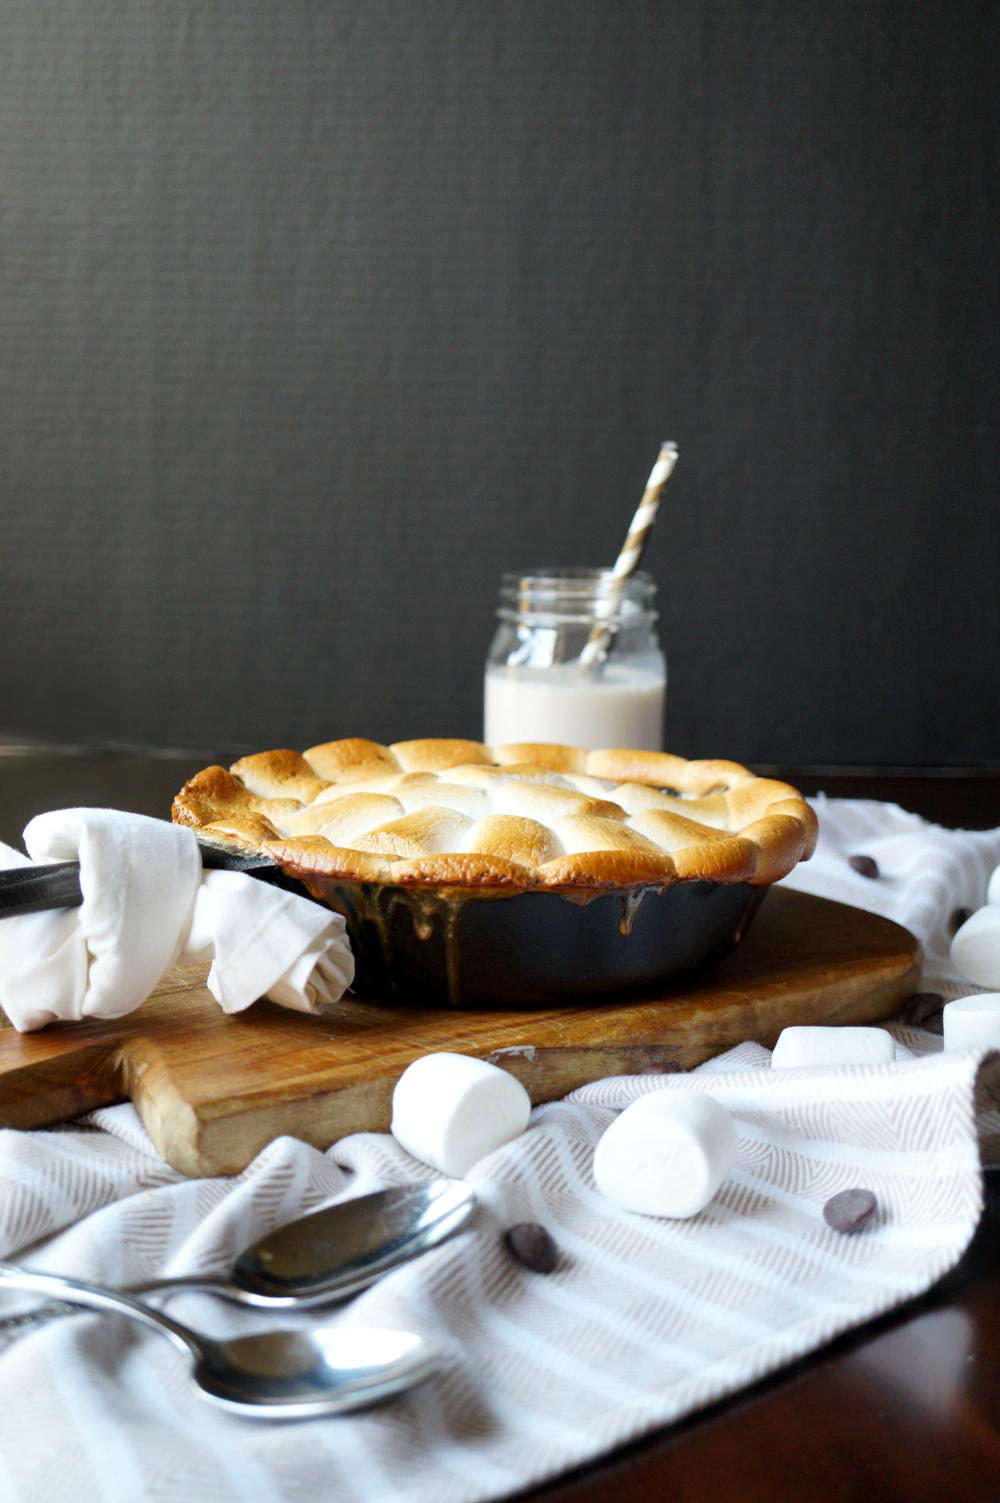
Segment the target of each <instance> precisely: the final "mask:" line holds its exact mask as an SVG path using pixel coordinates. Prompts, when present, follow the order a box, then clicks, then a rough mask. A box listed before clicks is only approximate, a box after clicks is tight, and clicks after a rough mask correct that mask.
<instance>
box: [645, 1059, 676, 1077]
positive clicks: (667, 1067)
mask: <svg viewBox="0 0 1000 1503" xmlns="http://www.w3.org/2000/svg"><path fill="white" fill-rule="evenodd" d="M639 1074H640V1075H681V1074H683V1071H682V1070H681V1067H680V1065H679V1064H678V1063H677V1061H676V1060H675V1059H665V1060H664V1061H663V1062H662V1064H658V1065H643V1067H642V1069H641V1070H640V1071H639Z"/></svg>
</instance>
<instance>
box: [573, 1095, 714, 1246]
mask: <svg viewBox="0 0 1000 1503" xmlns="http://www.w3.org/2000/svg"><path fill="white" fill-rule="evenodd" d="M736 1142H737V1132H736V1123H735V1122H734V1121H733V1119H732V1117H730V1115H729V1113H728V1112H725V1111H723V1109H722V1107H721V1106H719V1104H718V1102H716V1101H713V1100H712V1098H711V1096H706V1095H704V1093H703V1092H701V1091H678V1090H674V1091H672V1090H664V1091H654V1092H652V1093H651V1094H650V1095H648V1096H640V1098H639V1100H638V1101H633V1103H632V1105H631V1106H627V1107H626V1108H625V1110H624V1111H623V1112H622V1114H621V1116H620V1117H618V1118H616V1119H615V1121H614V1122H612V1124H611V1126H610V1127H609V1128H608V1130H607V1132H606V1133H605V1134H604V1136H603V1138H602V1139H601V1141H600V1142H599V1143H598V1145H597V1152H596V1153H595V1154H594V1179H595V1180H596V1181H597V1188H598V1189H599V1190H600V1192H601V1194H602V1195H606V1196H607V1198H608V1200H613V1201H614V1203H615V1205H619V1206H623V1207H624V1209H625V1210H626V1211H639V1212H640V1213H641V1214H642V1215H644V1216H672V1217H676V1218H685V1217H688V1216H697V1214H698V1212H699V1211H702V1210H704V1208H705V1206H707V1205H708V1202H709V1201H710V1200H711V1199H712V1196H713V1195H714V1194H715V1192H716V1190H717V1189H718V1188H719V1186H720V1185H721V1184H722V1181H723V1180H724V1179H725V1177H726V1175H727V1174H728V1173H729V1171H730V1169H731V1168H732V1167H733V1160H734V1159H735V1158H736Z"/></svg>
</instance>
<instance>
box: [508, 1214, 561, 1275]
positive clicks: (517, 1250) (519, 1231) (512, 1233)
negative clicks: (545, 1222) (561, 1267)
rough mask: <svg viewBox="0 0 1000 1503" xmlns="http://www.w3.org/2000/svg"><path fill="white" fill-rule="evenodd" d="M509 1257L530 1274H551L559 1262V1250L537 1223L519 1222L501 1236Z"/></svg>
mask: <svg viewBox="0 0 1000 1503" xmlns="http://www.w3.org/2000/svg"><path fill="white" fill-rule="evenodd" d="M503 1240H504V1241H505V1242H506V1244H507V1250H508V1252H509V1253H510V1254H511V1257H514V1258H516V1259H517V1261H518V1262H519V1263H523V1264H524V1266H525V1268H530V1269H531V1271H532V1273H551V1272H552V1270H553V1269H554V1268H555V1266H556V1264H557V1263H558V1262H559V1248H558V1247H557V1246H556V1243H555V1242H554V1241H553V1239H552V1237H551V1236H550V1235H549V1233H548V1232H547V1231H546V1230H545V1228H544V1226H539V1224H538V1222H537V1221H521V1222H519V1223H518V1225H517V1226H512V1227H510V1228H509V1229H508V1230H507V1231H505V1232H504V1234H503Z"/></svg>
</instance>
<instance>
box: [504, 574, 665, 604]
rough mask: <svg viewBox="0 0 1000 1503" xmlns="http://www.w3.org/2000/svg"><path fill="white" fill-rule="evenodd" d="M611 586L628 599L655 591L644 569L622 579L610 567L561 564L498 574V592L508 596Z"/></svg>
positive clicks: (578, 592)
mask: <svg viewBox="0 0 1000 1503" xmlns="http://www.w3.org/2000/svg"><path fill="white" fill-rule="evenodd" d="M612 586H614V593H615V594H620V595H623V596H625V597H627V598H628V599H630V600H651V599H652V597H653V596H654V595H655V594H656V581H655V579H653V577H652V575H650V574H647V573H646V572H645V570H644V569H636V570H635V572H634V573H633V574H629V575H628V576H627V577H626V578H625V579H619V580H617V581H616V580H615V578H614V570H613V569H583V568H575V567H560V568H554V569H528V570H524V571H522V572H520V573H513V572H508V573H505V574H502V575H501V577H500V594H501V595H502V596H504V597H509V596H511V595H514V596H517V597H520V596H522V595H529V596H530V595H571V596H577V597H579V596H586V595H591V596H594V595H598V596H599V595H606V594H608V593H609V592H610V591H611V589H612Z"/></svg>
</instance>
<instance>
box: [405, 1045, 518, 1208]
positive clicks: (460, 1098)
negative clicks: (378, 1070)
mask: <svg viewBox="0 0 1000 1503" xmlns="http://www.w3.org/2000/svg"><path fill="white" fill-rule="evenodd" d="M530 1115H531V1098H530V1097H529V1095H528V1093H527V1091H526V1090H525V1089H524V1086H523V1085H522V1084H521V1082H520V1081H519V1080H516V1079H515V1078H514V1076H513V1075H508V1073H507V1071H506V1070H500V1069H498V1068H497V1066H496V1065H488V1064H487V1063H486V1061H485V1060H484V1059H472V1058H470V1057H469V1055H467V1054H445V1053H441V1054H425V1055H424V1057H423V1059H417V1060H414V1062H413V1064H412V1065H408V1066H407V1068H406V1069H405V1070H404V1071H403V1073H402V1075H401V1076H400V1077H399V1079H398V1081H397V1082H396V1089H395V1090H394V1091H393V1093H392V1135H393V1137H394V1138H395V1139H396V1141H397V1143H399V1144H401V1145H402V1147H403V1148H405V1149H406V1151H407V1153H412V1154H413V1157H414V1158H415V1159H420V1160H421V1162H422V1163H424V1164H430V1165H431V1166H432V1168H434V1169H440V1170H441V1172H442V1174H449V1175H453V1176H454V1177H456V1178H458V1179H460V1178H461V1177H462V1175H463V1174H465V1173H467V1171H468V1170H469V1169H471V1168H472V1166H473V1164H478V1162H479V1160H480V1159H482V1158H485V1157H486V1155H487V1154H488V1153H492V1152H493V1150H494V1149H495V1148H502V1147H503V1145H504V1144H505V1143H510V1142H511V1141H512V1140H513V1139H514V1138H518V1137H520V1136H521V1133H523V1132H524V1129H525V1128H526V1127H527V1125H528V1118H529V1116H530Z"/></svg>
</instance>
